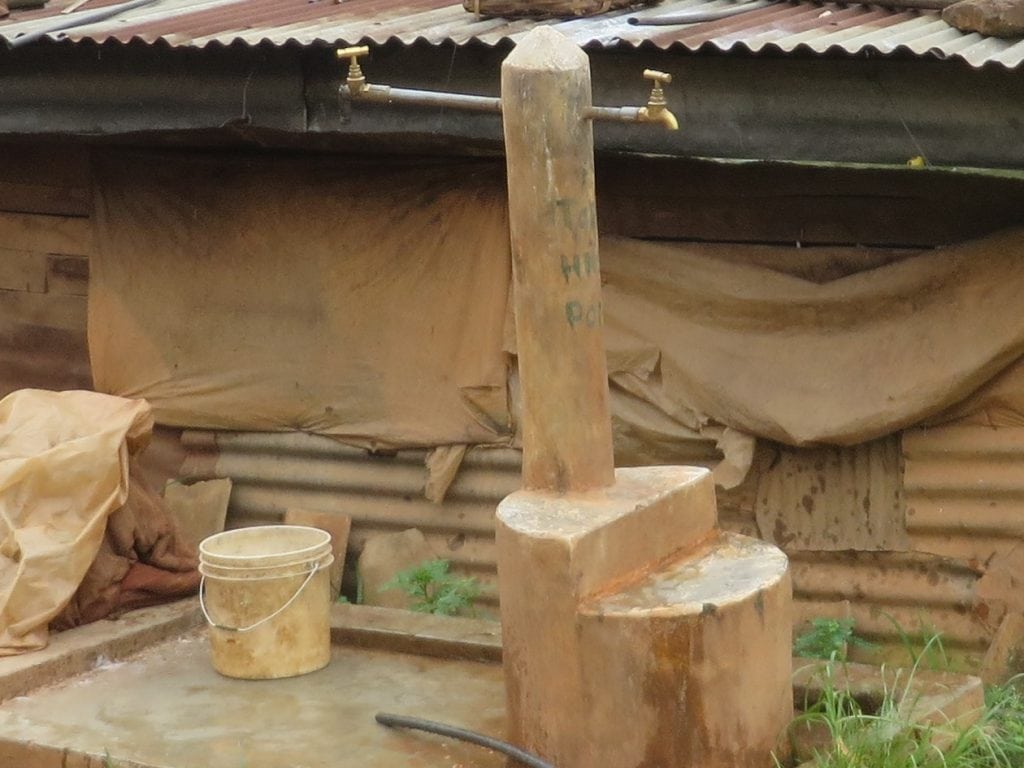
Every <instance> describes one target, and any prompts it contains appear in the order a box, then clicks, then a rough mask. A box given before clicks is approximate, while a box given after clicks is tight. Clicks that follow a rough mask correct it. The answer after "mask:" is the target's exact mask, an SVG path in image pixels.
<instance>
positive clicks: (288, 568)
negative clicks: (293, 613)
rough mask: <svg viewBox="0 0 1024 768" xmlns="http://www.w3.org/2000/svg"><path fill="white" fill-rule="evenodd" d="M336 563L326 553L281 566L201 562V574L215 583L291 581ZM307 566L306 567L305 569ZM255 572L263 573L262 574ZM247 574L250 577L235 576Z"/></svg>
mask: <svg viewBox="0 0 1024 768" xmlns="http://www.w3.org/2000/svg"><path fill="white" fill-rule="evenodd" d="M333 563H334V553H332V552H325V553H323V554H322V555H317V556H316V557H311V558H309V559H308V560H301V561H296V562H294V563H285V564H281V565H263V566H253V567H232V566H228V565H217V564H216V563H207V562H205V561H202V560H200V561H199V573H200V574H201V575H202V576H203V577H204V578H207V579H213V580H214V581H245V582H248V581H275V580H277V579H291V578H295V577H296V576H305V575H307V574H308V573H309V572H310V571H313V572H314V573H316V572H318V571H322V570H325V569H327V568H330V567H331V565H332V564H333ZM303 566H305V567H303ZM255 571H263V573H261V574H256V573H254V572H255ZM242 573H247V574H250V575H248V576H238V575H235V574H242Z"/></svg>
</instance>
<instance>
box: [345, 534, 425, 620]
mask: <svg viewBox="0 0 1024 768" xmlns="http://www.w3.org/2000/svg"><path fill="white" fill-rule="evenodd" d="M436 558H437V555H436V554H435V553H434V551H433V549H431V547H430V544H429V543H428V542H427V539H426V537H425V536H424V535H423V532H422V531H420V530H418V529H416V528H409V529H408V530H405V531H401V532H399V533H383V534H380V535H378V536H371V537H370V538H368V539H367V540H366V543H365V544H364V545H363V551H362V552H361V553H360V555H359V561H358V563H357V565H356V570H357V573H358V575H359V584H360V589H361V592H362V595H361V597H362V599H361V602H362V604H363V605H379V606H382V607H384V608H406V609H409V608H412V604H413V600H412V599H411V598H410V597H409V596H408V595H407V594H405V593H404V592H403V591H402V590H400V589H383V587H384V586H385V585H386V584H387V583H388V582H389V581H391V580H392V579H394V578H395V576H396V575H397V574H399V573H401V572H402V571H406V570H409V569H410V568H415V567H416V566H418V565H420V564H421V563H424V562H427V561H428V560H434V559H436Z"/></svg>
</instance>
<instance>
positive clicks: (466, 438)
mask: <svg viewBox="0 0 1024 768" xmlns="http://www.w3.org/2000/svg"><path fill="white" fill-rule="evenodd" d="M496 168H497V166H495V165H494V164H487V163H483V164H479V165H477V164H474V163H468V164H463V165H455V166H452V167H449V166H441V165H432V164H423V165H420V166H408V165H407V166H406V167H404V168H403V167H398V166H390V165H380V164H375V165H372V166H362V165H352V164H349V165H342V166H324V167H320V166H318V165H316V164H311V163H309V162H306V161H298V160H294V161H291V160H287V159H284V160H274V161H263V160H261V161H259V163H258V164H257V163H252V164H247V163H245V162H240V161H227V160H211V159H202V158H199V159H192V160H180V159H175V160H174V161H173V162H171V161H167V160H164V159H162V158H161V157H160V156H151V157H148V158H147V157H145V156H142V157H136V156H132V155H114V156H111V157H108V158H107V159H106V160H105V161H104V162H101V163H100V164H99V166H98V168H97V173H96V178H97V182H98V193H97V207H96V220H97V254H96V256H95V257H94V259H93V265H92V276H91V286H90V309H89V335H90V353H91V357H92V364H93V374H94V377H95V380H96V384H97V387H98V388H99V389H101V390H103V391H106V392H111V393H114V394H119V395H124V396H129V397H143V398H146V399H147V400H149V401H150V402H151V403H152V405H153V408H154V413H155V414H156V417H157V420H158V421H160V422H161V423H166V424H170V425H180V426H193V427H209V428H227V429H245V430H287V429H298V430H305V431H310V432H318V433H322V434H328V435H333V436H336V437H339V438H341V439H343V440H346V441H347V442H351V443H355V444H360V445H367V446H383V447H391V446H394V447H398V446H416V445H450V444H473V443H498V442H503V441H508V440H509V439H511V432H510V428H509V427H510V423H509V422H510V421H511V418H510V416H509V413H508V390H507V387H506V377H507V364H508V361H507V357H506V356H505V355H504V354H503V344H502V331H503V319H504V318H505V312H506V306H507V293H508V283H509V277H510V275H509V253H508V250H509V249H508V236H507V222H506V216H505V208H504V194H505V192H504V187H503V179H502V178H501V174H500V170H496ZM794 255H796V258H795V256H794ZM869 255H870V254H869ZM904 256H905V254H889V255H887V256H886V257H885V258H883V259H877V258H874V259H872V258H865V256H864V253H863V252H858V250H857V249H852V248H851V249H834V248H833V249H829V250H828V251H825V252H823V253H822V255H821V257H820V258H818V260H817V262H816V261H815V255H814V253H813V251H810V252H806V253H804V252H798V251H797V249H793V248H782V247H778V248H771V247H754V246H725V245H719V246H705V245H698V244H687V245H680V244H674V245H667V244H653V243H646V242H642V241H634V240H623V239H615V238H607V237H606V238H603V239H602V243H601V260H602V272H603V277H604V281H605V294H604V302H605V316H606V319H607V330H608V334H607V344H608V351H609V373H610V377H611V380H612V383H613V390H614V391H613V404H614V408H615V418H616V422H617V427H616V436H617V439H618V441H619V442H618V446H617V447H618V448H619V449H621V450H620V451H619V460H620V462H621V463H635V462H629V457H628V456H626V455H624V454H627V453H628V454H635V456H637V457H640V458H642V459H643V460H656V459H657V458H659V456H660V454H662V453H665V451H663V450H661V448H666V449H667V451H668V452H669V453H670V452H671V448H672V445H673V444H678V443H679V442H680V441H683V440H691V441H697V440H700V439H701V438H708V437H710V438H713V439H715V440H717V441H718V442H719V444H720V446H722V447H723V448H724V450H725V452H726V454H727V456H728V457H729V458H730V459H731V468H730V470H729V474H731V480H728V481H725V482H726V484H734V483H735V482H738V480H739V478H741V477H742V474H743V472H744V471H745V468H746V466H747V465H748V463H749V460H750V456H751V454H752V437H754V436H756V437H765V438H770V439H772V440H776V441H779V442H782V443H786V444H790V445H795V446H800V445H807V444H818V443H822V444H839V445H851V444H856V443H861V442H864V441H867V440H871V439H874V438H877V437H880V436H883V435H886V434H889V433H892V432H894V431H897V430H899V429H902V428H903V427H906V426H909V425H912V424H915V423H920V422H922V421H923V420H928V419H932V420H936V419H939V420H941V419H944V418H953V417H957V418H968V419H971V418H973V419H979V420H982V421H1000V422H1006V421H1012V420H1013V418H1017V417H1019V414H1020V413H1022V412H1024V394H1022V393H1024V376H1022V375H1020V372H1018V374H1016V375H1011V374H1010V373H1006V374H1005V378H1002V377H999V376H998V375H999V374H1000V372H1001V371H1003V370H1004V369H1006V368H1007V367H1008V366H1011V364H1013V363H1014V362H1015V361H1016V360H1017V359H1018V358H1020V356H1021V354H1022V352H1024V313H1022V312H1021V311H1020V310H1019V306H1020V301H1021V299H1020V297H1021V296H1024V234H1022V232H1021V231H1014V232H1006V233H1002V234H999V235H996V236H993V237H991V238H988V239H985V240H981V241H977V242H973V243H968V244H964V245H961V246H956V247H948V248H944V249H940V250H937V251H930V252H925V253H921V254H919V255H916V256H910V257H904ZM753 261H756V262H758V263H760V264H767V265H771V266H772V267H773V268H768V267H766V266H757V265H756V264H754V263H751V262H753ZM858 264H862V265H864V266H866V267H868V268H867V269H864V270H863V271H859V272H855V270H856V269H857V265H858ZM821 265H825V268H821ZM780 270H781V271H780ZM786 271H789V272H792V273H793V274H786ZM849 272H855V273H854V274H848V273H849ZM836 275H838V279H831V278H832V277H835V276H836ZM844 275H845V276H844ZM815 280H817V282H816V281H815ZM510 348H511V347H510ZM1022 370H1024V369H1022ZM994 377H995V378H994ZM990 381H992V383H991V384H990V385H989V386H988V387H985V385H986V383H987V382H990ZM983 387H984V388H983ZM979 388H983V389H982V390H981V392H980V393H979V394H978V395H977V396H976V397H974V398H973V399H972V400H965V399H966V398H969V397H970V396H971V395H972V393H975V392H976V391H978V390H979ZM958 403H959V405H958ZM951 408H952V409H954V410H950V411H948V413H946V414H945V415H944V414H943V411H945V410H946V409H951Z"/></svg>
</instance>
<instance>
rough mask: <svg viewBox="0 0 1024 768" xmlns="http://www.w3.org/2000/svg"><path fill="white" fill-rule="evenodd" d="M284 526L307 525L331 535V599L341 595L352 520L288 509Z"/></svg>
mask: <svg viewBox="0 0 1024 768" xmlns="http://www.w3.org/2000/svg"><path fill="white" fill-rule="evenodd" d="M284 523H285V525H307V526H309V527H311V528H319V529H320V530H322V531H327V532H328V533H329V534H331V552H332V554H333V555H334V562H333V563H331V599H332V600H337V599H338V595H340V594H341V580H342V576H343V575H344V573H345V555H346V553H347V551H348V535H349V532H350V531H351V530H352V518H351V517H349V516H348V515H341V514H337V513H335V512H313V511H311V510H308V509H289V510H286V511H285V513H284Z"/></svg>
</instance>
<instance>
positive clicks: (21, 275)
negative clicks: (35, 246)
mask: <svg viewBox="0 0 1024 768" xmlns="http://www.w3.org/2000/svg"><path fill="white" fill-rule="evenodd" d="M0 290H6V291H27V292H29V293H45V292H46V256H45V255H44V254H42V253H36V252H34V251H19V250H13V249H10V248H0Z"/></svg>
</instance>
